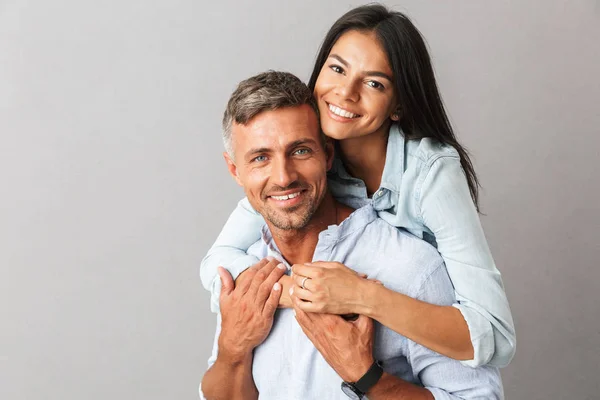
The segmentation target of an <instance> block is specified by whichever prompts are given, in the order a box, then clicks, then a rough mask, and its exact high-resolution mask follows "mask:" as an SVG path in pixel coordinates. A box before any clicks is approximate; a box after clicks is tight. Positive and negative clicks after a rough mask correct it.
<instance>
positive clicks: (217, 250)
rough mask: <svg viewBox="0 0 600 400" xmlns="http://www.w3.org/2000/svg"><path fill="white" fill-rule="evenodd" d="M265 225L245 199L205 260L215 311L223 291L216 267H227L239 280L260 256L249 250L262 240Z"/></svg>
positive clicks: (205, 277) (206, 280)
mask: <svg viewBox="0 0 600 400" xmlns="http://www.w3.org/2000/svg"><path fill="white" fill-rule="evenodd" d="M264 224H265V221H264V219H263V217H262V216H261V215H260V214H259V213H257V212H256V211H255V210H254V209H253V208H252V206H251V205H250V202H249V201H248V199H247V198H244V199H242V200H241V201H240V202H239V203H238V205H237V207H236V209H235V210H233V212H232V213H231V215H230V216H229V219H228V220H227V222H226V223H225V226H224V227H223V230H221V233H220V234H219V236H218V237H217V240H216V241H215V243H214V244H213V245H212V247H211V248H210V250H208V253H207V254H206V256H205V257H204V259H203V260H202V264H201V265H200V279H201V280H202V285H203V286H204V288H205V289H206V290H209V291H210V294H211V297H210V308H211V310H212V311H213V312H218V311H219V295H220V293H221V280H220V279H219V274H218V273H217V267H219V266H222V267H223V268H225V269H227V270H228V271H229V273H231V276H232V277H233V279H236V278H237V277H238V276H239V275H240V274H241V273H242V272H243V271H245V270H246V269H247V268H248V267H250V266H251V265H253V264H256V263H257V262H258V258H256V257H254V256H251V255H248V254H246V252H247V251H248V248H250V246H251V245H252V244H253V243H255V242H256V241H257V240H259V239H260V231H261V228H262V226H263V225H264Z"/></svg>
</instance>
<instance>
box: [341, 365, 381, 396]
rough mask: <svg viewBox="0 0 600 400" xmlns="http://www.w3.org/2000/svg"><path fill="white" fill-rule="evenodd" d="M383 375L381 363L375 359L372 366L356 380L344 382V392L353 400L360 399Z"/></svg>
mask: <svg viewBox="0 0 600 400" xmlns="http://www.w3.org/2000/svg"><path fill="white" fill-rule="evenodd" d="M381 375H383V369H382V368H381V363H380V362H379V361H375V362H374V363H373V365H371V368H369V370H368V371H367V372H366V373H365V374H364V375H363V376H362V378H360V379H359V380H357V381H356V382H342V392H344V394H345V395H346V396H348V397H350V398H351V399H353V400H360V399H362V398H363V396H364V395H365V394H366V393H367V392H368V391H369V389H371V388H372V387H373V386H374V385H375V384H376V383H377V382H378V381H379V378H381Z"/></svg>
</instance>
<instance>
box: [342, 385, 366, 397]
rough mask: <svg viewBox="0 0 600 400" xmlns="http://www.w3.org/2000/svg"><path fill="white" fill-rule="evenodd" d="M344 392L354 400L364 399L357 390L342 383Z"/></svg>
mask: <svg viewBox="0 0 600 400" xmlns="http://www.w3.org/2000/svg"><path fill="white" fill-rule="evenodd" d="M342 392H344V394H345V395H346V396H348V397H350V398H351V399H352V400H360V399H362V395H361V394H360V393H359V392H358V390H357V389H355V388H354V387H353V386H352V385H351V384H349V383H347V382H342Z"/></svg>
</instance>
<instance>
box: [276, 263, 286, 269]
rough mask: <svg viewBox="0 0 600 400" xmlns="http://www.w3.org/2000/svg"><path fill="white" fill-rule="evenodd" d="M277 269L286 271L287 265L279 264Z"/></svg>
mask: <svg viewBox="0 0 600 400" xmlns="http://www.w3.org/2000/svg"><path fill="white" fill-rule="evenodd" d="M277 268H279V269H285V265H283V263H279V264H278V265H277Z"/></svg>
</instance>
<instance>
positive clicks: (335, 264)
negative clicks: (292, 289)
mask: <svg viewBox="0 0 600 400" xmlns="http://www.w3.org/2000/svg"><path fill="white" fill-rule="evenodd" d="M304 265H308V266H310V267H320V268H328V269H334V268H342V269H350V268H348V267H346V266H345V265H344V264H342V263H339V262H337V261H314V262H310V263H305V264H304ZM351 271H352V272H354V273H356V272H355V271H354V270H351Z"/></svg>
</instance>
